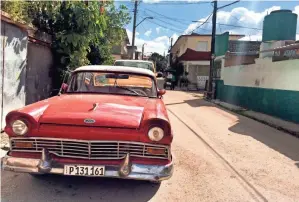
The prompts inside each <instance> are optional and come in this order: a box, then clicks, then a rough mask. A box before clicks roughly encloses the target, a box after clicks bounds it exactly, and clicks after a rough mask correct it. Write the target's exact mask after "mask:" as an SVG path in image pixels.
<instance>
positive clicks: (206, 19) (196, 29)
mask: <svg viewBox="0 0 299 202" xmlns="http://www.w3.org/2000/svg"><path fill="white" fill-rule="evenodd" d="M212 15H213V13H211V14H210V15H209V16H208V17H207V19H206V20H205V21H204V22H203V23H201V24H200V25H198V26H197V27H196V28H195V29H193V30H192V31H191V32H189V34H191V33H192V32H194V31H195V30H197V29H198V28H200V27H201V26H203V25H204V24H206V23H207V22H208V20H209V19H210V17H211V16H212Z"/></svg>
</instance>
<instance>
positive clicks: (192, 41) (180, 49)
mask: <svg viewBox="0 0 299 202" xmlns="http://www.w3.org/2000/svg"><path fill="white" fill-rule="evenodd" d="M211 38H212V37H211V36H183V37H181V38H180V39H178V40H179V41H177V42H176V43H175V45H174V46H173V47H172V49H171V52H172V53H173V55H176V56H178V57H179V56H181V55H182V54H183V53H185V51H186V50H187V48H190V49H193V50H196V46H197V42H199V41H206V42H207V43H208V50H207V51H211ZM240 38H242V37H240V36H234V35H233V36H229V40H238V39H240Z"/></svg>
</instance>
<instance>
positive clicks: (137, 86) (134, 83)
mask: <svg viewBox="0 0 299 202" xmlns="http://www.w3.org/2000/svg"><path fill="white" fill-rule="evenodd" d="M67 93H105V94H121V95H131V96H142V97H157V90H156V87H155V83H154V81H153V79H152V78H151V77H148V76H144V75H136V74H130V73H113V72H77V73H75V74H74V75H73V76H72V79H71V83H70V86H69V88H68V90H67Z"/></svg>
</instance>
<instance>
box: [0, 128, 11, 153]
mask: <svg viewBox="0 0 299 202" xmlns="http://www.w3.org/2000/svg"><path fill="white" fill-rule="evenodd" d="M8 141H9V139H8V136H7V134H6V133H1V142H0V158H2V157H4V156H5V155H6V153H7V151H8V149H9V142H8Z"/></svg>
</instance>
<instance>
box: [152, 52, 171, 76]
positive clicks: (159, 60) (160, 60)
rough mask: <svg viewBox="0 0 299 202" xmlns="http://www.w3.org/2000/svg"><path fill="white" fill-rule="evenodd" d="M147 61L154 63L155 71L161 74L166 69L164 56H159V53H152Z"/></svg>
mask: <svg viewBox="0 0 299 202" xmlns="http://www.w3.org/2000/svg"><path fill="white" fill-rule="evenodd" d="M149 60H152V61H154V62H155V63H156V71H157V72H161V71H163V70H164V69H165V68H166V65H167V60H166V58H165V57H164V56H162V55H160V54H159V53H153V54H152V55H151V56H150V57H149Z"/></svg>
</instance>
